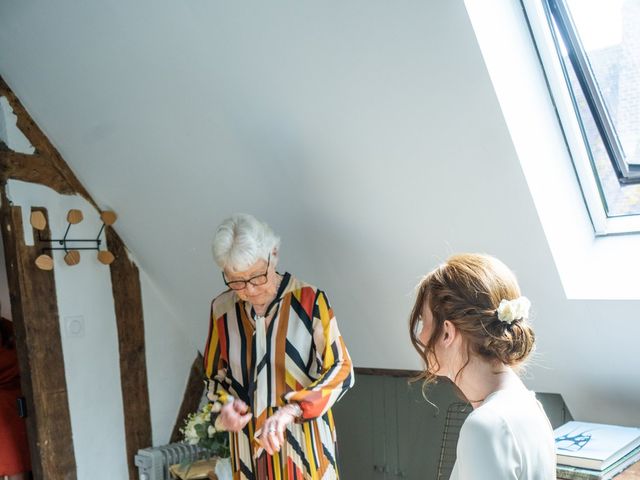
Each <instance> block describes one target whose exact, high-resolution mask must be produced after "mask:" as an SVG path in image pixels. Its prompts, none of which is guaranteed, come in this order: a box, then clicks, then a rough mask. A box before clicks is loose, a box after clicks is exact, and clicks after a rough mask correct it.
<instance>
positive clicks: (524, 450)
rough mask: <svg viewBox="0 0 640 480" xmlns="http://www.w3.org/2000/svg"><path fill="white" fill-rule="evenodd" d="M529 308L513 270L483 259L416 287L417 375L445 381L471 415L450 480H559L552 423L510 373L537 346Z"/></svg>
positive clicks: (468, 259)
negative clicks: (421, 370)
mask: <svg viewBox="0 0 640 480" xmlns="http://www.w3.org/2000/svg"><path fill="white" fill-rule="evenodd" d="M529 307H530V303H529V300H527V299H526V297H523V296H522V295H521V294H520V288H519V287H518V283H517V281H516V278H515V276H514V274H513V273H512V272H511V270H509V268H508V267H507V266H506V265H504V264H503V263H502V262H501V261H499V260H497V259H496V258H493V257H490V256H488V255H480V254H462V255H455V256H453V257H451V258H449V259H448V260H447V261H446V262H445V263H444V264H442V265H440V266H439V267H438V268H436V269H435V270H433V271H432V272H431V273H429V274H428V275H427V276H426V277H425V278H424V279H423V280H422V282H421V283H420V285H419V286H418V295H417V299H416V303H415V305H414V307H413V311H412V313H411V319H410V333H411V341H412V343H413V345H414V347H415V348H416V350H417V351H418V353H419V354H420V355H421V357H422V358H423V360H424V362H425V370H424V373H423V375H422V377H423V378H424V379H425V381H426V382H433V381H435V379H436V378H437V377H447V378H449V379H450V380H451V381H452V382H453V383H454V384H455V385H456V386H457V387H458V388H459V390H460V391H461V392H462V394H463V395H464V397H466V399H467V400H468V401H469V402H470V403H471V405H472V407H473V409H474V410H473V411H472V412H471V414H469V416H468V417H467V419H466V421H465V423H464V424H463V426H462V429H461V431H460V438H459V440H458V447H457V460H456V463H455V465H454V468H453V473H452V475H451V480H468V479H473V480H497V479H500V480H507V479H514V480H515V479H519V480H552V479H555V478H556V477H555V463H556V462H555V458H556V457H555V449H554V440H553V431H552V428H551V425H550V423H549V420H548V419H547V417H546V415H545V413H544V410H543V409H542V406H541V405H540V403H539V402H538V401H537V400H536V398H535V395H534V393H533V392H531V391H529V390H528V389H527V388H526V387H525V385H524V384H523V383H522V381H521V380H520V378H519V377H518V375H517V374H516V372H515V369H516V368H517V367H519V366H521V365H522V363H523V362H524V361H525V360H526V358H527V357H528V356H529V354H530V353H531V351H532V350H533V347H534V341H535V336H534V333H533V330H532V329H531V327H530V325H529V324H528V322H527V319H528V315H529Z"/></svg>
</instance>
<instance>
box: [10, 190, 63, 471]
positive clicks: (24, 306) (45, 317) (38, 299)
mask: <svg viewBox="0 0 640 480" xmlns="http://www.w3.org/2000/svg"><path fill="white" fill-rule="evenodd" d="M1 190H2V192H1V195H2V205H1V207H0V218H1V223H2V237H3V240H4V250H5V252H4V253H5V258H6V260H7V280H8V283H9V294H10V297H11V313H12V317H13V321H14V326H15V332H16V340H17V343H18V346H19V348H18V359H19V363H20V369H21V377H22V378H21V381H22V389H23V394H24V395H25V397H26V398H27V412H28V416H27V429H28V434H29V449H30V451H31V461H32V469H33V473H34V477H35V478H36V479H45V478H46V479H51V480H73V479H75V478H76V463H75V455H74V450H73V439H72V433H71V417H70V414H69V400H68V395H67V383H66V378H65V372H64V358H63V356H62V340H61V338H60V321H59V318H58V303H57V299H56V286H55V280H54V274H53V272H52V271H44V270H40V269H39V268H38V267H36V265H35V259H36V257H37V256H38V255H39V254H40V252H39V248H38V246H37V245H35V246H27V245H25V243H24V240H23V234H22V232H23V230H22V229H23V224H22V213H21V208H20V207H13V206H10V204H9V202H8V199H7V197H6V193H5V191H4V187H2V189H1ZM34 210H40V211H42V212H43V213H44V214H45V216H46V210H45V209H43V208H33V209H32V211H34ZM43 233H44V235H46V236H49V233H50V232H49V231H48V229H45V231H44V232H43ZM34 237H36V234H35V233H34Z"/></svg>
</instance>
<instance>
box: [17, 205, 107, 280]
mask: <svg viewBox="0 0 640 480" xmlns="http://www.w3.org/2000/svg"><path fill="white" fill-rule="evenodd" d="M83 218H84V217H83V215H82V211H80V210H76V209H72V210H69V212H68V213H67V229H66V231H65V232H64V236H63V237H62V238H59V239H55V238H42V237H41V236H40V232H41V231H42V230H44V229H45V228H46V226H47V219H46V218H45V216H44V214H43V213H42V212H40V211H35V212H31V219H30V221H31V226H32V227H33V228H34V229H36V230H37V231H38V241H39V242H40V243H45V244H49V246H48V247H43V248H41V254H40V256H38V258H36V261H35V263H36V266H37V267H38V268H39V269H41V270H52V269H53V258H52V257H51V255H50V254H49V253H45V252H52V251H54V250H64V252H65V255H64V261H65V263H66V264H67V265H69V266H73V265H77V264H78V263H80V250H95V251H97V252H98V255H97V257H98V261H99V262H100V263H102V264H104V265H110V264H111V263H112V262H113V261H114V260H115V257H114V256H113V253H111V252H110V251H109V250H102V249H101V244H102V240H101V238H100V236H101V235H102V232H103V231H104V229H105V228H106V227H108V226H111V225H113V224H114V223H115V222H116V220H117V219H118V216H117V215H116V214H115V212H112V211H104V212H102V213H100V219H101V220H102V227H100V231H99V232H98V235H97V236H96V238H69V231H70V230H71V225H76V224H78V223H80V222H81V221H82V220H83ZM54 245H56V246H54ZM78 245H82V246H78Z"/></svg>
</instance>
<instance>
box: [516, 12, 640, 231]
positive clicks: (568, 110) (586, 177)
mask: <svg viewBox="0 0 640 480" xmlns="http://www.w3.org/2000/svg"><path fill="white" fill-rule="evenodd" d="M520 1H521V5H522V7H523V10H524V13H525V17H526V19H527V23H528V26H529V31H530V33H531V36H532V40H533V43H534V46H535V48H536V51H537V54H538V58H539V60H540V63H541V66H542V70H543V72H544V75H545V79H546V82H547V88H548V90H549V93H550V96H551V99H552V101H553V103H554V106H555V108H556V114H557V117H558V121H559V124H560V128H561V130H562V132H563V135H564V138H565V143H566V145H567V149H568V151H569V155H570V157H571V159H572V161H573V166H574V170H575V172H576V175H577V177H578V181H579V184H580V188H581V191H582V194H583V199H584V202H585V204H586V207H587V210H588V212H589V216H590V218H591V223H592V225H593V228H594V231H595V235H596V236H604V235H614V234H627V233H640V214H631V215H626V216H616V217H609V216H608V215H607V211H606V207H605V200H604V198H603V197H602V195H603V194H602V192H601V187H600V182H599V180H598V179H597V178H596V173H595V172H594V171H593V169H592V163H591V151H590V147H589V144H588V140H587V137H586V135H585V131H584V127H583V126H582V122H581V120H580V118H581V117H580V114H579V111H578V106H577V103H576V101H575V98H574V94H573V92H572V90H571V86H570V83H569V79H568V76H567V75H568V72H567V70H566V68H567V66H566V65H565V64H564V62H563V61H562V58H561V55H560V52H559V46H558V40H557V38H556V37H555V35H556V34H555V32H554V28H553V23H552V22H553V18H552V15H553V13H552V11H551V6H550V5H551V4H553V5H558V4H560V5H562V6H564V7H565V9H566V4H565V3H564V0H520ZM558 13H559V14H562V12H561V11H559V12H558ZM565 15H566V10H565ZM558 27H559V29H561V27H560V26H558ZM574 36H575V35H574ZM575 41H576V42H577V44H578V45H579V39H578V38H577V37H575ZM567 49H568V50H569V46H567ZM579 51H580V54H579V55H577V56H575V58H574V60H575V61H576V62H577V64H582V65H583V66H585V65H586V67H585V68H586V70H582V71H580V72H579V71H578V69H577V68H575V65H573V66H574V72H575V73H576V76H577V77H578V80H579V82H580V83H581V87H582V88H583V92H584V95H585V97H586V98H587V102H588V104H589V108H590V110H591V113H592V114H593V116H594V121H596V125H597V126H598V130H599V131H600V134H601V135H602V140H603V142H604V144H605V147H606V149H607V152H608V153H609V155H610V159H611V161H612V163H613V166H614V169H615V170H616V174H617V175H618V178H619V180H620V183H621V184H622V185H626V184H630V183H638V181H640V177H638V178H637V179H635V178H632V175H629V173H631V172H630V170H629V167H628V164H627V162H626V161H625V160H624V154H623V151H622V147H621V145H620V143H619V140H618V137H617V134H616V133H615V128H614V127H613V123H612V121H611V118H610V117H609V114H608V110H607V108H606V105H605V103H604V100H603V98H602V96H601V94H600V92H599V89H598V87H597V84H596V83H595V77H594V75H593V71H592V70H591V67H590V64H589V61H588V58H587V57H586V53H585V52H584V50H582V49H581V46H580V49H579ZM569 56H570V58H571V57H572V55H571V54H570V55H569ZM580 57H582V58H580ZM572 61H573V60H572ZM581 75H582V76H583V78H582V79H581V78H580V76H581ZM582 82H584V85H583V83H582ZM590 92H595V94H594V95H590ZM589 97H591V98H589ZM594 112H595V113H601V114H603V115H602V116H600V115H596V114H594ZM603 133H604V134H603ZM620 161H621V162H622V164H621V163H619V162H620ZM633 173H634V174H635V172H633Z"/></svg>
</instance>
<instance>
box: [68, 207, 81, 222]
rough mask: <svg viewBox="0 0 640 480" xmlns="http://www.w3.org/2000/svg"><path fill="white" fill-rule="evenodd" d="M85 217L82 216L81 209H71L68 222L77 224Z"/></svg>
mask: <svg viewBox="0 0 640 480" xmlns="http://www.w3.org/2000/svg"><path fill="white" fill-rule="evenodd" d="M83 218H84V217H83V216H82V211H81V210H76V209H75V208H74V209H71V210H69V213H67V222H69V223H71V224H72V225H75V224H76V223H80V222H81V221H82V219H83Z"/></svg>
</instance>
